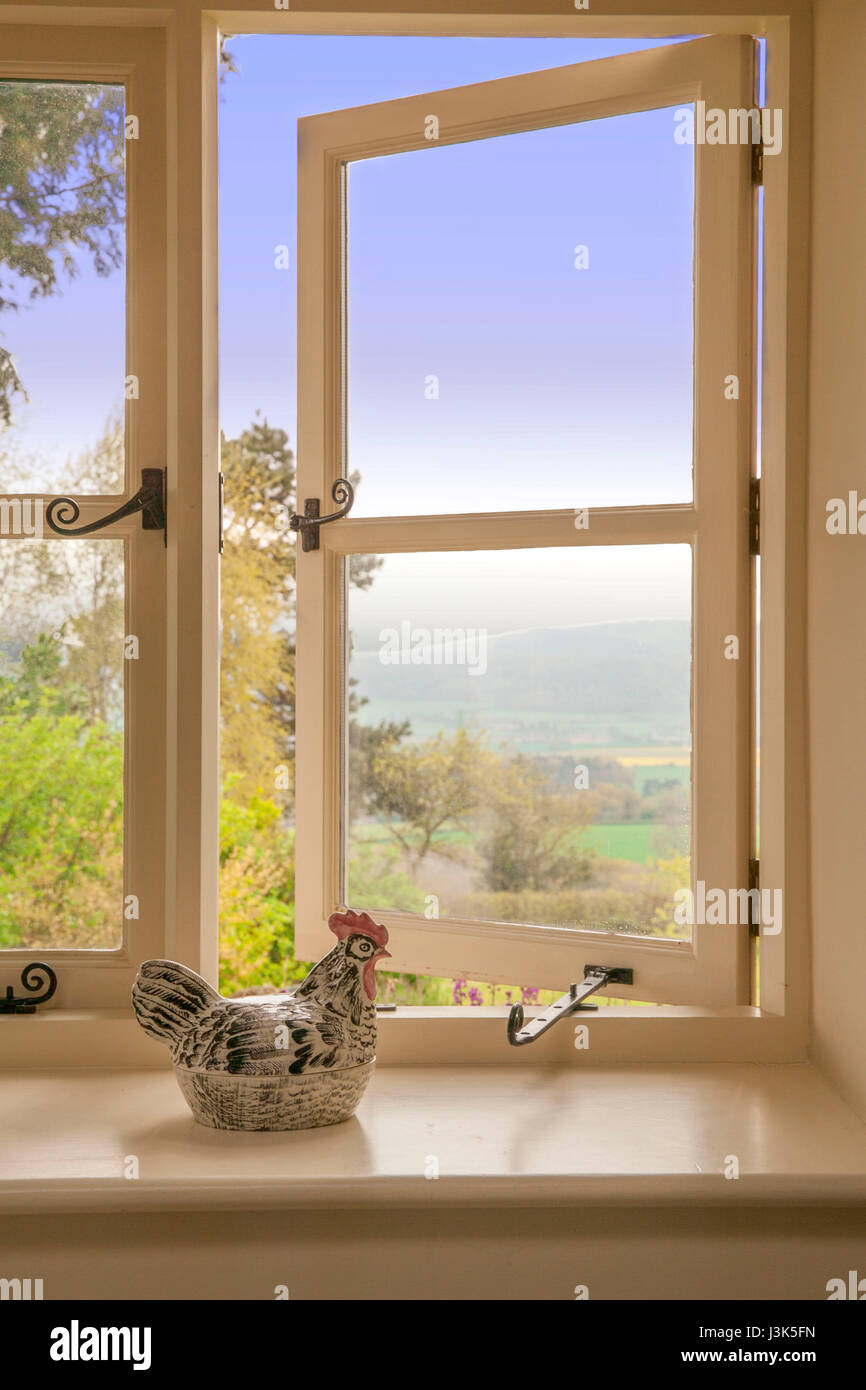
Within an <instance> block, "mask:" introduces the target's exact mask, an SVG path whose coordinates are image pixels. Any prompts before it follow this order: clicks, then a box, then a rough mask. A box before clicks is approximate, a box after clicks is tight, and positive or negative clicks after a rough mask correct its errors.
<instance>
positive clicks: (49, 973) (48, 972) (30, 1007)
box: [0, 960, 57, 1014]
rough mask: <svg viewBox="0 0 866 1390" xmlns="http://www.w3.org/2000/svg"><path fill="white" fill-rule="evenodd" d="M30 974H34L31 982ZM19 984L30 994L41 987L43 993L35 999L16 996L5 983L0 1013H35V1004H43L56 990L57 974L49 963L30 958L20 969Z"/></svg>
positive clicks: (0, 999)
mask: <svg viewBox="0 0 866 1390" xmlns="http://www.w3.org/2000/svg"><path fill="white" fill-rule="evenodd" d="M31 976H35V978H34V979H33V982H32V983H31ZM21 984H22V986H23V987H24V989H26V990H29V991H30V994H31V996H32V994H33V993H34V992H35V991H36V990H37V989H41V990H42V991H43V993H42V994H39V995H37V996H36V998H35V999H33V998H32V997H31V998H29V999H28V998H26V997H23V998H22V997H18V998H16V996H15V994H14V993H13V991H12V986H11V985H7V986H6V995H5V997H3V996H0V1014H35V1012H36V1005H37V1004H44V1003H45V1002H46V1001H47V1000H48V999H50V998H51V996H52V994H53V993H54V991H55V990H56V988H57V976H56V975H55V973H54V971H53V970H52V969H51V966H50V965H45V964H44V963H43V962H42V961H41V960H32V961H31V962H30V964H29V965H25V967H24V969H23V970H22V971H21Z"/></svg>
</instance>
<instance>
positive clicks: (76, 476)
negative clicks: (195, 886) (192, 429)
mask: <svg viewBox="0 0 866 1390" xmlns="http://www.w3.org/2000/svg"><path fill="white" fill-rule="evenodd" d="M0 84H2V88H3V96H4V110H5V112H6V114H7V118H8V120H7V125H8V129H7V131H6V132H5V133H6V135H7V142H4V143H6V149H7V154H8V158H9V161H10V162H9V163H6V164H4V166H3V176H2V180H0V182H2V183H3V184H4V187H5V192H4V197H5V198H6V200H7V201H6V206H5V209H4V210H5V212H6V213H8V214H10V218H9V220H7V222H6V224H5V226H4V231H3V235H4V238H5V245H4V262H5V264H4V286H3V290H4V294H8V295H9V297H10V298H11V299H12V300H13V301H15V300H20V301H21V302H22V311H21V313H19V314H17V315H16V314H12V313H7V314H4V316H3V338H2V344H3V347H4V348H5V349H6V351H7V353H11V357H12V360H13V361H14V362H15V364H16V369H17V370H18V372H19V373H20V381H21V387H22V388H23V390H19V389H18V388H17V387H16V386H14V385H13V383H12V382H11V380H10V378H9V376H8V375H7V376H6V377H5V378H4V400H6V401H8V402H11V405H12V410H11V421H10V424H9V428H8V430H7V431H6V433H5V435H4V439H3V441H2V444H0V451H2V463H0V472H2V478H0V489H2V523H3V534H2V537H0V563H2V567H3V598H2V604H0V608H2V631H0V645H2V654H0V655H2V671H0V676H2V683H0V720H2V742H3V745H4V746H3V768H2V772H0V778H2V783H3V795H2V796H0V840H2V844H3V848H2V854H3V863H2V884H3V894H2V902H0V947H2V949H0V969H2V971H3V980H4V983H6V982H9V983H12V984H13V987H14V988H15V993H16V994H17V995H19V996H20V995H21V994H22V993H23V991H22V988H21V986H20V984H19V983H18V977H19V975H20V971H21V968H22V966H23V965H24V964H26V963H29V962H32V961H34V960H39V961H46V962H47V963H48V964H49V965H51V966H52V968H53V969H54V970H55V972H56V974H57V978H58V985H57V992H56V995H55V998H54V1002H53V1005H52V1007H61V1008H64V1007H65V1008H76V1007H81V1006H85V1005H86V1006H91V1007H93V1006H102V1007H120V1006H126V1005H128V1002H129V994H130V988H131V985H132V980H133V978H134V975H135V971H136V969H137V966H138V964H139V963H140V962H141V961H142V960H143V959H146V958H147V957H148V956H152V955H155V954H156V955H158V954H162V952H163V948H164V920H165V877H166V863H165V836H166V829H165V815H166V812H165V803H166V770H165V747H166V698H165V684H166V553H167V552H166V546H165V531H164V529H145V528H144V526H143V518H142V515H141V514H140V513H137V514H134V515H128V516H126V517H124V518H121V519H119V520H114V521H112V522H110V523H109V524H108V525H106V526H104V527H102V528H100V529H97V530H94V531H92V532H91V533H90V534H86V535H76V534H73V533H74V532H75V531H77V530H80V529H81V528H86V527H89V526H91V525H92V524H93V523H94V522H97V521H99V520H101V519H102V518H105V517H107V516H109V515H110V514H111V513H113V512H115V511H116V510H117V509H118V508H120V507H121V506H122V504H123V503H124V502H125V501H126V500H127V499H128V498H131V497H132V496H134V494H136V493H137V492H138V490H139V488H140V487H141V485H142V470H144V469H151V470H155V473H156V478H157V479H158V480H159V487H160V489H161V487H162V479H163V468H164V465H165V460H166V362H165V341H166V317H165V316H166V307H165V306H166V254H165V194H164V190H165V178H166V173H165V169H166V165H165V158H166V140H165V83H164V44H163V38H162V36H161V35H160V34H159V33H158V31H156V30H135V29H129V28H124V29H118V30H111V29H100V28H94V27H91V26H85V27H81V28H69V29H64V28H58V27H57V26H51V27H49V26H47V25H38V26H34V27H32V28H20V29H19V28H12V27H8V26H4V28H3V47H2V56H0ZM76 130H80V131H83V132H84V134H83V136H82V138H81V140H80V141H79V142H77V141H76V137H75V136H74V134H73V132H75V131H76ZM13 136H14V141H13V139H12V138H11V137H13ZM40 142H43V143H40ZM58 151H59V153H58ZM28 181H29V189H30V193H31V194H32V196H31V197H29V198H28V197H26V196H23V195H25V194H26V193H27V188H28ZM13 192H14V194H15V195H16V196H15V197H14V198H13ZM62 216H67V217H68V218H70V223H69V229H70V230H69V237H68V239H67V240H66V241H65V243H64V238H63V237H61V238H60V239H59V241H58V240H56V239H55V240H54V241H52V240H51V238H52V236H53V235H54V232H55V231H56V230H57V226H58V225H59V222H58V220H57V219H59V218H60V217H62ZM13 241H14V242H16V243H17V244H18V245H19V246H20V247H23V248H26V247H27V246H31V247H35V248H37V251H36V252H35V253H34V256H35V258H36V261H37V265H38V264H39V261H38V256H39V255H40V254H41V250H40V248H41V249H45V248H47V250H45V255H46V260H47V262H50V261H51V260H52V259H53V260H54V262H55V264H56V267H57V277H56V283H55V286H54V288H53V289H52V291H51V292H50V293H49V294H47V295H45V296H43V297H40V296H33V297H32V298H31V297H30V296H29V291H30V289H31V286H32V283H33V280H32V278H28V274H27V273H26V271H24V270H21V265H22V264H23V263H24V262H25V261H26V259H27V256H26V254H24V253H23V252H22V259H21V261H16V260H15V252H14V248H13V250H10V245H11V244H12V243H13ZM67 251H68V254H69V255H70V257H71V259H72V261H73V262H74V263H75V266H76V269H77V272H78V273H77V275H75V276H71V277H70V276H67V275H66V274H65V273H64V271H63V268H62V259H63V255H64V254H65V252H67ZM10 265H12V266H14V267H15V269H14V270H10V269H9V268H10ZM7 271H8V272H9V273H5V272H7ZM78 283H82V284H83V287H84V292H83V294H82V295H81V297H80V298H79V300H75V299H74V294H75V290H74V286H75V285H77V284H78ZM76 304H78V312H77V313H76V308H75V306H76ZM8 360H9V359H8V358H7V359H6V361H7V363H8ZM24 391H26V392H27V397H26V399H25V397H24ZM22 421H23V428H22V427H20V426H21V422H22ZM28 422H29V426H30V429H29V433H28ZM52 498H66V499H69V500H71V501H72V503H74V506H72V507H70V506H69V505H68V503H67V505H65V506H60V507H59V508H57V509H55V510H53V511H51V515H52V516H53V517H54V518H55V520H56V521H57V523H58V524H60V525H63V524H64V523H66V524H67V525H68V527H69V532H70V533H69V534H65V535H62V536H61V535H59V534H57V533H55V531H53V530H52V529H51V527H50V525H49V524H48V515H49V511H50V509H49V505H48V504H49V502H50V501H51V500H52ZM76 511H77V513H78V514H77V516H76Z"/></svg>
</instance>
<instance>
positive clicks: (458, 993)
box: [451, 980, 466, 1004]
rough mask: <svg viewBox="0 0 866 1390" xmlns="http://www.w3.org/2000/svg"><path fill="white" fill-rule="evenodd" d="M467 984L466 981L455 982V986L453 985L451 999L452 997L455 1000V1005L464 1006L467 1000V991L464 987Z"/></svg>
mask: <svg viewBox="0 0 866 1390" xmlns="http://www.w3.org/2000/svg"><path fill="white" fill-rule="evenodd" d="M465 984H466V981H465V980H454V982H453V984H452V986H451V997H452V999H453V1000H454V1003H455V1004H462V1003H463V1001H464V1000H465V998H466V994H465V991H464V989H463V986H464V985H465Z"/></svg>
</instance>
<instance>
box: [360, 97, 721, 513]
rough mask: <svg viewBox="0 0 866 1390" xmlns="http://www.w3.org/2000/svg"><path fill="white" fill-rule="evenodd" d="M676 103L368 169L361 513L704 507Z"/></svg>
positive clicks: (688, 182) (374, 163) (687, 181)
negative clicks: (696, 477)
mask: <svg viewBox="0 0 866 1390" xmlns="http://www.w3.org/2000/svg"><path fill="white" fill-rule="evenodd" d="M676 109H680V108H676ZM674 112H675V108H665V109H662V110H657V111H646V112H640V113H636V114H630V115H624V116H616V117H610V118H607V119H604V120H597V121H588V122H583V123H581V124H577V125H567V126H558V127H554V128H551V129H544V130H533V131H527V132H524V133H521V134H515V135H508V136H501V137H497V138H495V139H488V140H478V141H470V142H467V143H464V144H457V145H436V143H435V141H434V142H431V146H430V148H425V149H422V150H416V151H411V152H407V153H403V154H398V155H389V156H385V157H383V158H377V159H369V160H361V161H357V162H354V163H352V164H351V165H350V166H349V177H348V188H349V193H348V290H347V293H348V310H347V318H348V412H349V413H348V451H349V457H348V464H349V467H350V468H351V469H353V470H358V471H360V473H361V476H362V479H363V485H362V487H361V488H360V489H359V491H358V499H357V503H356V505H355V511H354V514H355V515H356V516H364V515H366V516H380V515H381V516H386V515H417V514H423V513H434V512H466V511H522V510H526V509H529V508H536V509H537V508H547V507H551V508H555V507H566V508H573V507H582V506H604V505H636V504H641V503H656V502H681V501H688V500H689V499H690V498H691V495H692V481H691V467H692V396H693V364H692V352H693V285H692V271H693V240H694V167H693V154H694V151H693V150H692V149H691V148H690V147H689V146H688V145H685V146H684V145H681V144H678V143H677V142H676V140H675V139H674V132H675V129H676V124H677V123H676V120H675V115H674Z"/></svg>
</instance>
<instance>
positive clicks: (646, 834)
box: [580, 821, 659, 864]
mask: <svg viewBox="0 0 866 1390" xmlns="http://www.w3.org/2000/svg"><path fill="white" fill-rule="evenodd" d="M658 828H659V827H658V824H657V823H655V822H653V821H631V822H628V823H626V824H624V825H590V826H587V828H586V829H585V830H582V831H581V833H580V843H581V844H582V845H584V846H586V848H588V849H594V850H595V852H596V854H600V855H601V857H602V858H603V859H630V860H631V861H632V863H633V864H649V863H650V862H651V861H652V860H653V859H655V857H656V855H655V852H654V851H653V848H652V843H651V838H652V834H653V831H657V830H658Z"/></svg>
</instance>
